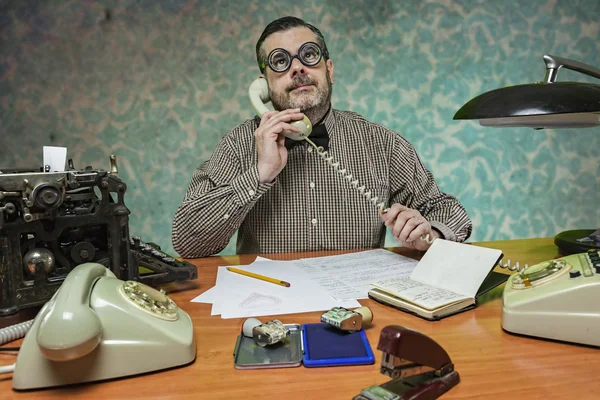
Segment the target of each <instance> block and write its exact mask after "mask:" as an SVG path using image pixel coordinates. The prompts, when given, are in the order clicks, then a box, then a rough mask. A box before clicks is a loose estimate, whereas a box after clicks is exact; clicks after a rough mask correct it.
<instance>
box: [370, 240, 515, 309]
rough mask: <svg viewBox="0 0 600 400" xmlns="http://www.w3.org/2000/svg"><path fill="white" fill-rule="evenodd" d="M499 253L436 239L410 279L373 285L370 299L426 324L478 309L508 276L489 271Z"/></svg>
mask: <svg viewBox="0 0 600 400" xmlns="http://www.w3.org/2000/svg"><path fill="white" fill-rule="evenodd" d="M501 258H502V251H501V250H496V249H490V248H484V247H477V246H473V245H468V244H464V243H457V242H452V241H448V240H443V239H436V240H435V242H434V243H433V244H432V245H431V247H430V248H429V250H427V252H426V253H425V255H424V256H423V258H422V259H421V261H419V263H418V264H417V266H416V267H415V269H414V270H413V272H412V274H411V275H410V277H400V278H388V279H383V280H380V281H378V282H375V283H373V284H372V285H371V286H372V289H371V290H369V297H370V298H372V299H374V300H377V301H379V302H381V303H384V304H387V305H390V306H393V307H396V308H398V309H401V310H403V311H407V312H410V313H412V314H415V315H418V316H420V317H422V318H425V319H428V320H437V319H441V318H444V317H447V316H450V315H453V314H456V313H458V312H462V311H466V310H469V309H471V308H475V307H476V306H477V297H478V296H479V295H481V294H483V293H485V292H487V291H488V290H490V289H492V288H494V287H496V286H498V285H500V284H502V283H503V282H505V281H506V279H507V278H508V275H505V274H499V273H495V272H492V271H491V270H492V269H493V268H494V266H495V265H496V264H497V263H498V262H499V261H500V259H501Z"/></svg>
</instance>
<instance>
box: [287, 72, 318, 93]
mask: <svg viewBox="0 0 600 400" xmlns="http://www.w3.org/2000/svg"><path fill="white" fill-rule="evenodd" d="M303 85H315V81H314V80H312V79H311V78H310V77H308V76H306V75H300V76H297V77H294V80H293V81H292V84H291V85H290V86H288V88H287V91H288V92H291V91H292V90H294V89H296V88H297V87H300V86H303ZM315 86H316V85H315Z"/></svg>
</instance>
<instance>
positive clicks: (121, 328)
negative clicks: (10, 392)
mask: <svg viewBox="0 0 600 400" xmlns="http://www.w3.org/2000/svg"><path fill="white" fill-rule="evenodd" d="M195 358H196V341H195V337H194V329H193V326H192V321H191V318H190V316H189V315H188V314H187V313H186V312H185V311H183V310H181V309H179V308H178V307H177V306H176V305H175V303H174V302H173V301H172V300H171V299H170V298H169V297H168V296H167V295H166V294H164V292H162V291H158V290H156V289H154V288H151V287H150V286H146V285H145V284H142V283H140V282H136V281H121V280H119V279H117V278H116V276H115V275H114V274H113V273H112V271H110V270H109V269H108V268H106V267H105V266H103V265H101V264H97V263H86V264H81V265H79V266H77V267H75V268H74V269H73V270H72V271H71V272H70V273H69V275H68V276H67V278H66V279H65V281H64V282H63V283H62V285H61V287H60V288H59V290H58V291H57V292H56V293H55V294H54V296H53V297H52V298H51V299H50V300H49V301H48V302H47V303H46V304H45V305H44V307H43V308H42V309H41V310H40V312H39V313H38V315H37V316H36V317H35V319H34V321H33V324H32V325H31V328H30V329H29V332H28V333H27V335H26V336H25V339H24V340H23V344H22V345H21V349H20V351H19V355H18V357H17V361H16V364H15V370H14V374H13V388H14V389H17V390H21V389H34V388H43V387H51V386H62V385H69V384H74V383H79V382H91V381H98V380H105V379H111V378H117V377H122V376H128V375H134V374H141V373H146V372H150V371H156V370H161V369H166V368H171V367H175V366H180V365H184V364H188V363H190V362H192V361H194V359H195ZM31 371H35V372H34V373H32V372H31Z"/></svg>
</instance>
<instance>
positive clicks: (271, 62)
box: [261, 42, 322, 72]
mask: <svg viewBox="0 0 600 400" xmlns="http://www.w3.org/2000/svg"><path fill="white" fill-rule="evenodd" d="M294 58H297V59H298V60H300V62H301V63H302V64H304V65H306V66H307V67H314V66H315V65H317V64H318V63H319V61H321V58H322V51H321V48H320V47H319V45H318V44H316V43H314V42H307V43H304V44H303V45H302V46H300V49H298V54H296V55H293V56H292V55H291V54H290V53H289V52H288V51H287V50H285V49H275V50H273V51H271V52H270V53H269V56H268V57H267V60H266V61H264V62H263V63H262V65H261V69H262V71H263V72H264V71H265V68H266V66H267V65H268V66H269V68H271V69H272V70H273V71H274V72H285V71H287V70H288V69H290V66H291V65H292V61H294ZM265 64H266V65H265Z"/></svg>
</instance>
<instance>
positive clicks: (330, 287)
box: [294, 249, 417, 300]
mask: <svg viewBox="0 0 600 400" xmlns="http://www.w3.org/2000/svg"><path fill="white" fill-rule="evenodd" d="M294 263H295V264H296V265H297V266H298V267H299V268H300V269H302V270H303V271H304V272H305V273H306V275H307V276H309V277H310V279H311V280H312V281H313V282H315V283H317V284H318V285H319V286H321V287H322V288H323V289H325V290H327V291H328V292H329V294H331V295H332V296H333V297H335V298H336V299H338V300H347V299H366V298H368V291H369V289H371V286H370V284H371V283H373V282H376V281H379V280H382V279H385V278H392V277H393V278H397V277H405V276H406V277H408V276H410V274H411V273H412V271H413V270H414V268H415V266H416V265H417V261H416V260H413V259H412V258H408V257H405V256H402V255H399V254H396V253H393V252H391V251H388V250H384V249H376V250H368V251H362V252H358V253H349V254H343V255H338V256H328V257H317V258H303V259H301V260H298V261H295V262H294Z"/></svg>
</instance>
